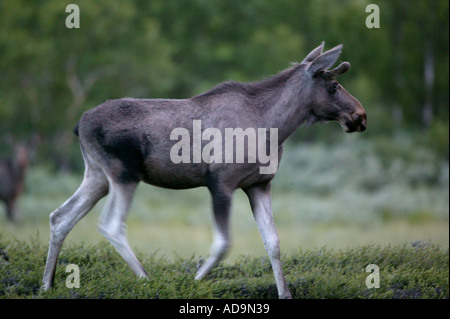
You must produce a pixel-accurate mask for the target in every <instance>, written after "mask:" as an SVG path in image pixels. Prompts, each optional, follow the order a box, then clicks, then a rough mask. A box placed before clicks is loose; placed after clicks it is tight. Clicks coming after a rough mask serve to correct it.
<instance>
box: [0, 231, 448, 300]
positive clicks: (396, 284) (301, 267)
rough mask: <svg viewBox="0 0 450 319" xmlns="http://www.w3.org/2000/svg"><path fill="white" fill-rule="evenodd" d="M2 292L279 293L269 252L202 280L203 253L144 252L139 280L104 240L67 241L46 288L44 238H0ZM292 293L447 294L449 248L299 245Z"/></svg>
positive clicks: (292, 263)
mask: <svg viewBox="0 0 450 319" xmlns="http://www.w3.org/2000/svg"><path fill="white" fill-rule="evenodd" d="M0 247H1V251H0V298H100V299H104V298H127V299H129V298H132V299H134V298H148V299H166V298H243V299H247V298H252V299H255V298H256V299H259V298H261V299H263V298H277V291H276V286H275V283H274V279H273V274H272V269H271V266H270V262H269V260H268V258H267V257H249V256H240V257H239V258H238V259H237V260H236V262H235V263H233V264H222V265H220V266H219V267H217V268H216V269H214V270H213V271H212V272H211V273H210V274H209V275H207V277H206V278H205V279H204V280H201V281H196V280H194V274H195V272H196V270H197V269H198V266H199V264H200V263H201V262H202V260H201V259H199V258H198V257H195V256H192V257H190V258H177V259H176V260H168V259H165V258H160V257H156V256H155V255H141V254H140V255H139V258H140V259H141V260H142V262H143V265H144V267H145V268H146V270H147V271H148V272H149V279H147V280H145V279H138V278H136V277H135V276H134V274H133V273H132V272H131V270H130V269H129V268H128V267H127V266H126V265H125V263H124V262H123V260H122V259H121V258H120V256H119V255H118V254H117V253H116V252H115V251H114V249H113V248H112V247H111V246H110V245H109V244H107V243H106V242H100V243H99V244H96V245H83V244H80V245H69V246H67V247H66V248H65V249H63V251H62V252H61V255H60V260H59V264H58V267H57V271H56V277H55V287H54V289H53V290H51V291H49V292H43V291H41V290H40V285H41V278H42V273H43V268H44V265H45V257H46V251H47V247H46V246H44V245H40V244H39V243H38V241H36V240H35V241H30V242H23V241H16V240H13V241H10V240H5V239H4V238H1V239H0ZM282 260H283V268H284V271H285V277H286V280H287V282H288V285H289V288H290V290H291V292H292V294H293V297H294V298H308V299H322V298H340V299H341V298H352V299H353V298H357V299H360V298H362V299H366V298H376V299H378V298H401V299H404V298H407V299H410V298H433V299H435V298H448V296H449V281H448V280H449V272H448V266H449V258H448V250H446V251H444V250H442V249H441V248H440V247H438V246H436V245H433V244H430V243H425V242H416V243H414V244H413V245H407V246H391V247H384V248H381V247H379V246H375V245H370V246H361V247H357V248H351V249H344V250H333V249H326V248H321V249H314V250H298V251H296V252H294V253H292V254H289V255H284V256H283V258H282ZM68 264H76V265H77V266H78V267H79V269H80V287H79V288H67V287H66V279H67V277H68V276H69V273H66V271H65V269H66V266H67V265H68ZM369 264H376V265H378V267H379V269H380V288H377V289H375V288H373V289H369V288H367V287H366V279H367V276H368V275H369V273H367V272H366V266H367V265H369Z"/></svg>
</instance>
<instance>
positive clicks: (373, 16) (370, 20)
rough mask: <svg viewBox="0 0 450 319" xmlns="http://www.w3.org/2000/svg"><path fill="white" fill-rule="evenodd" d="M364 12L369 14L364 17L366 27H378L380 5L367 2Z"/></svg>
mask: <svg viewBox="0 0 450 319" xmlns="http://www.w3.org/2000/svg"><path fill="white" fill-rule="evenodd" d="M366 12H367V13H369V12H370V14H369V15H368V16H367V18H366V27H367V28H368V29H379V28H380V7H379V6H378V5H376V4H373V3H372V4H368V5H367V6H366Z"/></svg>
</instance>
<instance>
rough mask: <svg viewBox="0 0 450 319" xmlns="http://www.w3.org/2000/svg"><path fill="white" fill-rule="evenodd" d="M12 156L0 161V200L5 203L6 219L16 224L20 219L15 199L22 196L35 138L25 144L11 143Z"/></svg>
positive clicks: (35, 141)
mask: <svg viewBox="0 0 450 319" xmlns="http://www.w3.org/2000/svg"><path fill="white" fill-rule="evenodd" d="M8 142H9V144H11V145H12V148H13V150H14V151H13V156H12V157H9V158H6V159H4V160H2V161H0V200H1V201H2V202H4V203H5V206H6V217H7V220H8V222H10V223H18V222H20V221H21V219H22V215H21V213H20V211H19V210H18V209H17V205H16V202H17V198H18V197H19V196H20V195H21V194H22V192H23V190H24V186H25V176H26V171H27V168H28V165H29V163H30V159H31V157H32V154H33V153H34V149H35V147H36V145H37V137H33V138H31V139H30V140H29V141H27V142H25V143H16V142H12V139H8Z"/></svg>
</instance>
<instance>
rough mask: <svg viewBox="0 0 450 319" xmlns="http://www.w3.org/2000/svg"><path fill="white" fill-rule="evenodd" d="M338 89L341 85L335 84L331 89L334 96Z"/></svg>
mask: <svg viewBox="0 0 450 319" xmlns="http://www.w3.org/2000/svg"><path fill="white" fill-rule="evenodd" d="M338 88H339V83H337V82H334V83H333V85H332V86H331V87H330V89H329V92H330V93H332V94H333V93H336V91H337V89H338Z"/></svg>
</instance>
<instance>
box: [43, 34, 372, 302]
mask: <svg viewBox="0 0 450 319" xmlns="http://www.w3.org/2000/svg"><path fill="white" fill-rule="evenodd" d="M324 45H325V44H324V42H322V43H321V45H320V46H318V47H317V48H315V49H314V50H312V51H311V52H310V53H309V54H308V55H307V56H306V57H305V58H304V60H303V61H302V62H301V63H294V64H293V65H292V66H291V67H289V68H288V69H286V70H283V71H281V72H280V73H278V74H276V75H273V76H270V77H268V78H266V79H263V80H261V81H257V82H250V83H240V82H235V81H228V82H224V83H222V84H219V85H218V86H216V87H214V88H213V89H211V90H209V91H207V92H205V93H202V94H199V95H196V96H194V97H192V98H189V99H133V98H123V99H117V100H108V101H106V102H105V103H103V104H100V105H98V106H97V107H95V108H93V109H91V110H88V111H86V112H85V113H84V114H83V115H82V117H81V119H80V121H79V122H78V124H77V126H76V127H75V130H74V132H75V134H76V135H77V136H78V137H79V141H80V148H81V152H82V155H83V159H84V164H85V172H84V178H83V181H82V183H81V185H80V186H79V188H78V189H77V190H76V192H75V193H74V194H73V195H72V197H70V198H69V199H68V200H67V201H66V202H65V203H64V204H63V205H62V206H61V207H59V208H58V209H56V210H55V211H54V212H52V213H51V214H50V242H49V250H48V256H47V262H46V266H45V271H44V276H43V289H44V290H48V289H50V288H51V287H52V286H53V281H54V275H55V268H56V265H57V260H58V255H59V252H60V249H61V246H62V244H63V241H64V239H65V238H66V236H67V234H68V233H69V232H70V230H71V229H72V228H73V227H74V226H75V224H76V223H77V222H78V221H79V220H80V219H81V218H83V217H84V216H85V215H86V214H87V213H88V212H89V211H90V210H91V209H92V208H93V206H94V205H95V204H96V203H97V202H98V201H99V199H101V198H102V197H104V196H106V195H107V194H108V195H109V196H108V199H107V202H106V204H105V207H104V209H103V210H102V212H101V216H100V220H99V224H98V230H99V232H100V233H101V234H102V235H103V236H104V237H105V238H106V239H107V240H108V241H109V242H110V243H111V244H112V245H113V246H114V247H115V249H116V250H117V251H118V253H119V254H120V255H121V256H122V258H123V259H124V260H125V261H126V262H127V264H128V265H129V267H130V268H131V270H132V271H133V272H134V273H135V274H136V275H137V276H139V277H147V273H146V271H145V270H144V268H143V266H142V265H141V264H140V262H139V261H138V260H137V258H136V257H135V255H134V253H133V251H132V249H131V248H130V245H129V243H128V239H127V232H126V217H127V213H128V209H129V207H130V202H131V200H132V197H133V193H134V192H135V189H136V187H137V185H138V183H139V182H141V181H143V182H145V183H148V184H151V185H155V186H158V187H164V188H169V189H188V188H195V187H202V186H203V187H207V189H208V190H209V192H210V194H211V197H212V208H213V221H214V223H213V229H214V236H213V242H212V246H211V251H210V256H209V257H208V258H207V259H206V261H205V262H204V263H203V264H202V265H201V266H200V267H199V269H198V271H197V274H196V277H195V278H196V279H201V278H203V277H205V275H206V274H207V273H208V272H209V271H210V270H211V269H212V268H213V267H215V266H216V265H217V264H218V262H219V261H220V260H222V259H223V258H224V256H225V254H226V252H227V251H228V249H229V247H230V240H231V235H230V213H231V212H230V207H231V202H232V196H233V193H234V191H235V190H236V189H239V188H240V189H242V190H243V191H244V192H245V193H246V195H247V196H248V199H249V201H250V206H251V209H252V212H253V215H254V219H255V221H256V224H257V227H258V229H259V231H260V234H261V237H262V240H263V242H264V246H265V249H266V251H267V254H268V256H269V258H270V262H271V265H272V269H273V272H274V277H275V281H276V285H277V290H278V295H279V297H280V298H292V296H291V293H290V291H289V289H288V286H287V284H286V281H285V279H284V275H283V270H282V265H281V261H280V244H279V238H278V234H277V230H276V227H275V224H274V220H273V216H272V208H271V181H272V179H273V178H274V177H275V172H274V173H269V174H261V173H260V171H259V168H260V166H261V163H260V162H259V161H258V159H257V160H256V161H244V162H243V163H229V162H226V161H220V162H214V161H212V162H211V161H203V162H202V161H200V162H183V161H181V162H179V163H174V162H173V161H172V160H171V158H170V152H171V148H172V147H173V145H174V143H175V142H174V141H173V139H171V138H170V133H171V131H173V130H174V129H175V128H184V129H186V130H187V131H189V132H192V130H193V122H194V120H201V121H202V122H201V123H202V126H203V127H205V128H214V129H216V130H219V131H221V132H224V131H225V130H226V128H242V129H247V128H253V129H256V128H267V129H269V128H271V129H277V130H278V134H277V141H276V142H277V143H278V147H277V151H278V162H277V163H279V162H280V161H279V160H280V159H281V155H282V150H283V143H284V142H285V141H286V139H287V138H288V137H289V136H290V135H291V134H292V133H293V132H294V131H295V130H296V129H297V128H298V127H299V126H300V125H301V124H306V125H310V124H313V123H316V122H327V121H337V122H339V124H340V125H341V126H342V128H343V129H344V131H345V132H348V133H350V132H363V131H364V130H365V129H366V126H367V116H366V112H365V110H364V109H363V107H362V105H361V104H360V102H359V101H358V100H357V99H356V98H354V97H353V96H352V95H351V94H349V93H348V92H347V91H346V90H345V89H344V88H343V87H342V85H340V84H339V83H338V82H337V81H336V79H335V77H337V76H339V75H341V74H343V73H345V72H347V71H348V70H349V68H350V63H348V62H342V63H341V64H339V65H338V66H337V67H336V68H334V69H330V68H331V67H332V66H333V65H334V64H335V63H336V61H337V60H338V58H339V56H340V54H341V51H342V48H343V45H342V44H340V45H337V46H335V47H334V48H332V49H330V50H328V51H325V52H323V49H324ZM224 135H225V134H222V136H224ZM201 143H202V145H204V144H205V143H206V141H205V140H202V141H201ZM241 145H244V147H249V145H248V143H247V144H245V143H244V144H241ZM188 147H190V148H191V151H192V145H190V146H189V145H188ZM266 149H268V148H266ZM245 154H246V153H245ZM224 155H226V154H224Z"/></svg>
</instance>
